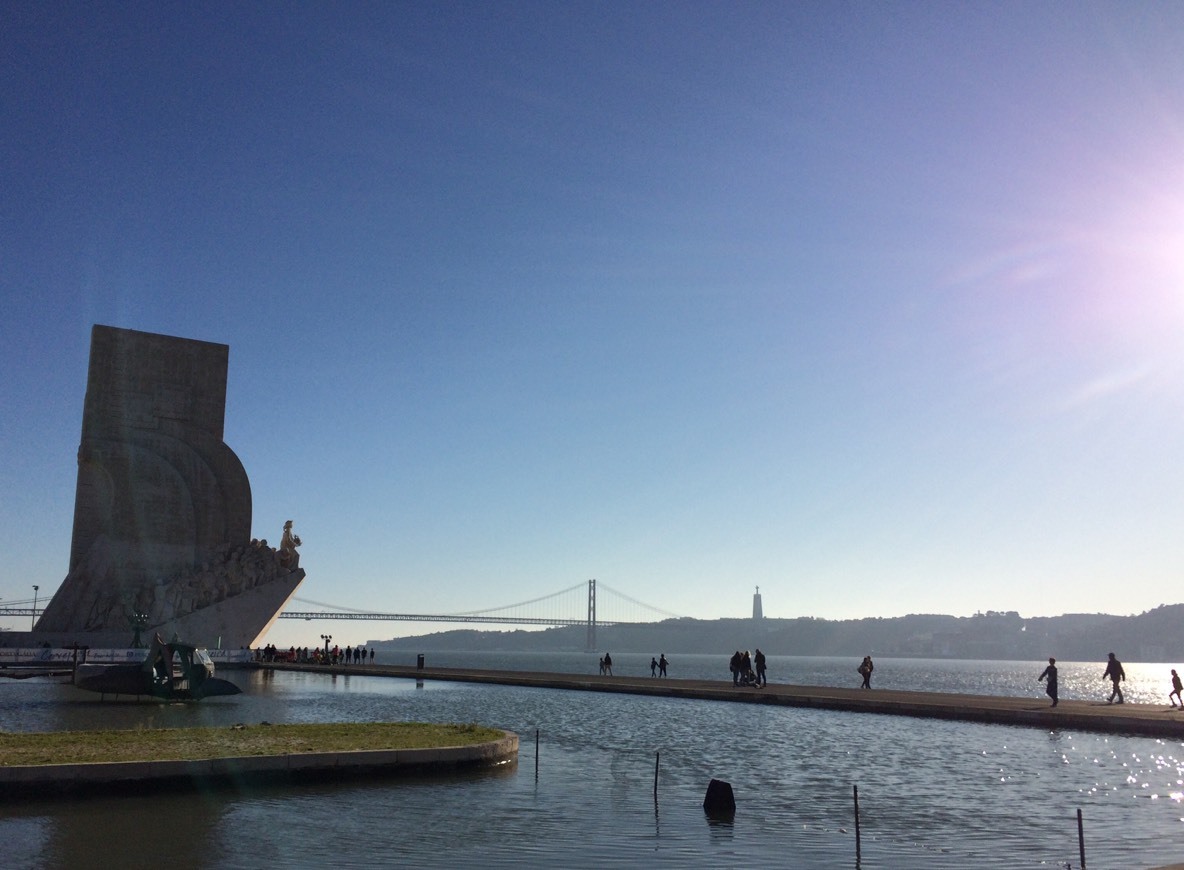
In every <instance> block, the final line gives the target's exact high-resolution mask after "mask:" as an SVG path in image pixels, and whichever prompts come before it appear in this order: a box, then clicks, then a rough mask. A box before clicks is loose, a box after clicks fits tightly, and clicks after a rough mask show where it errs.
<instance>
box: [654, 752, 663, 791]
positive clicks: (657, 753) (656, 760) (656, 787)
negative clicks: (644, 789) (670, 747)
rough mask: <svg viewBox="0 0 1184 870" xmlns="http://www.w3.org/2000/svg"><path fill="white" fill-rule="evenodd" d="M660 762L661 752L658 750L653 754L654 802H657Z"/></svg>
mask: <svg viewBox="0 0 1184 870" xmlns="http://www.w3.org/2000/svg"><path fill="white" fill-rule="evenodd" d="M661 760H662V752H661V750H658V751H656V752H655V753H654V802H655V803H657V800H658V762H660V761H661Z"/></svg>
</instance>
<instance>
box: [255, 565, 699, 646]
mask: <svg viewBox="0 0 1184 870" xmlns="http://www.w3.org/2000/svg"><path fill="white" fill-rule="evenodd" d="M292 601H294V602H297V603H300V604H312V605H315V606H317V607H320V608H321V609H320V610H284V611H283V612H282V613H280V616H279V618H280V619H305V620H313V619H349V620H358V621H362V622H451V623H465V622H475V623H487V624H488V623H493V624H497V625H545V626H550V627H552V628H558V627H561V626H565V625H583V626H586V628H587V648H588V649H590V650H594V649H596V628H597V626H600V625H641V624H644V623H649V622H656V621H660V620H662V619H671V618H675V619H677V618H678V616H679V614H677V613H672V612H670V611H669V610H663V609H662V608H660V607H655V606H653V605H652V604H646V603H645V602H644V601H638V600H637V599H636V598H633V597H632V596H630V595H626V594H625V593H623V592H618V591H617V590H616V589H613V588H612V587H610V586H607V585H605V584H603V583H600V584H598V583H597V581H596V580H589V581H588V582H587V583H586V584H585V583H577V584H576V585H575V586H571V587H569V588H567V589H561V590H559V591H558V592H552V593H550V594H548V595H542V596H540V597H538V598H532V599H530V600H529V601H519V602H518V603H516V604H506V605H502V606H500V607H490V608H486V609H485V610H470V611H465V612H461V613H374V612H370V611H365V610H356V609H353V608H348V607H339V606H337V605H334V604H326V603H324V602H321V601H310V600H308V599H306V598H293V599H292ZM598 605H599V606H598Z"/></svg>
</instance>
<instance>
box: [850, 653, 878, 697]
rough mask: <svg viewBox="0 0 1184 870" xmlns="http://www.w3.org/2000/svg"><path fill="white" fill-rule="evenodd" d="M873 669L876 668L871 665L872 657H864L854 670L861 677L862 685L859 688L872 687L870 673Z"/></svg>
mask: <svg viewBox="0 0 1184 870" xmlns="http://www.w3.org/2000/svg"><path fill="white" fill-rule="evenodd" d="M875 669H876V666H875V665H874V664H872V657H871V656H864V657H863V661H862V662H861V663H860V665H859V667H858V668H856V669H855V670H857V671H858V672H859V675H860V676H861V677H863V684H862V685H861V686H860V687H859V688H861V689H870V688H871V687H872V671H874V670H875Z"/></svg>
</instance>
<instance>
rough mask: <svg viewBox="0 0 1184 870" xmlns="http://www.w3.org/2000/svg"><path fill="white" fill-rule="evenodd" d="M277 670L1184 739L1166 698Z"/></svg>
mask: <svg viewBox="0 0 1184 870" xmlns="http://www.w3.org/2000/svg"><path fill="white" fill-rule="evenodd" d="M261 667H267V668H274V669H275V670H294V671H308V672H311V673H327V674H328V673H332V674H351V675H353V674H356V675H368V676H384V677H410V678H415V679H424V680H452V681H457V682H465V683H496V684H500V685H510V686H534V687H537V688H544V689H570V690H576V691H586V692H623V693H627V694H634V695H656V696H660V697H669V698H694V699H698V700H706V701H730V702H736V703H746V704H778V705H783V706H787V707H814V708H817V709H822V710H842V711H844V712H850V713H883V714H889V715H898V716H921V717H926V718H931V719H959V720H964V721H969V722H988V723H991V724H996V725H1026V726H1030V727H1036V728H1048V729H1052V728H1060V729H1066V728H1076V729H1078V730H1083V731H1103V732H1106V733H1110V734H1135V735H1142V736H1149V737H1165V738H1168V739H1173V740H1184V711H1180V710H1175V709H1173V708H1172V707H1169V706H1166V705H1163V704H1131V703H1126V704H1115V705H1109V704H1107V703H1106V702H1105V701H1061V702H1060V704H1058V705H1057V706H1056V707H1055V708H1053V707H1049V704H1048V700H1047V698H1045V697H1044V696H1043V695H1041V696H1039V697H1035V696H1033V697H1031V698H1007V697H997V696H992V695H954V694H947V693H944V692H904V691H898V690H894V689H871V690H867V689H847V688H830V687H827V686H791V685H782V684H775V683H770V684H769V685H768V686H766V687H764V688H762V689H751V688H735V687H733V686H732V684H731V682H730V681H728V680H676V679H660V678H653V677H634V676H627V677H602V676H597V675H592V674H588V675H585V674H558V673H546V672H541V671H487V670H475V669H460V668H425V669H424V670H422V671H421V670H418V669H417V668H415V667H410V666H400V665H350V666H342V665H339V666H335V667H334V666H325V665H294V664H286V663H276V664H266V665H261Z"/></svg>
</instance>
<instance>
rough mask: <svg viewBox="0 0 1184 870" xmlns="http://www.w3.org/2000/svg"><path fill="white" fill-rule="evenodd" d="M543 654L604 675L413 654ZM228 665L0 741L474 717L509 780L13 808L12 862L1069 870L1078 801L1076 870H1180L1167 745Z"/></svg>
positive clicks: (38, 701)
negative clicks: (95, 731) (204, 689)
mask: <svg viewBox="0 0 1184 870" xmlns="http://www.w3.org/2000/svg"><path fill="white" fill-rule="evenodd" d="M390 658H391V660H392V661H407V660H413V659H414V656H413V655H412V656H410V657H406V656H404V657H402V658H400V657H399V656H394V655H392V656H391V657H390ZM540 658H542V659H547V660H548V661H549V662H550V663H549V664H548V665H546V667H547V668H549V669H552V670H561V671H565V670H587V668H588V666H589V664H590V665H591V669H592V670H593V671H595V668H596V657H595V656H591V657H589V656H579V655H572V656H555V657H550V658H549V659H548V657H539V656H532V655H528V654H517V655H509V656H492V655H485V656H469V657H468V658H465V657H463V656H460V654H456V656H455V657H450V656H448V655H446V654H443V653H434V654H429V664H438V665H441V666H443V665H465V664H467V665H473V666H476V665H481V666H484V667H506V666H511V665H515V666H519V667H529V668H541V667H544V665H542V664H541V663H540ZM613 658H614V664H615V665H616V667H615V669H616V670H617V671H618V672H622V670H624V671H626V672H631V673H646V674H648V672H649V667H648V665H649V656H644V657H642V656H628V655H624V654H622V655H614V656H613ZM723 664H724V667H723V668H722V670H723V674H722V676H724V677H726V676H727V673H726V661H725V662H724V663H723ZM856 664H857V662H854V661H847V660H828V659H797V658H794V659H790V658H786V659H779V658H774V659H772V660H771V661H770V669H771V676H772V677H773V678H774V681H777V682H780V681H785V682H795V683H822V684H832V685H833V684H836V683H837V682H842V681H847V684H851V682H852V681H857V680H858V675H856V674H855V672H854V668H855V665H856ZM1078 667H1080V674H1079V675H1078V676H1073V677H1072V678H1071V679H1067V677H1069V676H1070V673H1073V674H1076V672H1077V668H1078ZM1143 667H1144V666H1128V668H1127V670H1128V675H1129V676H1128V682H1129V683H1130V692H1129V693H1128V694H1129V695H1131V696H1132V697H1135V696H1136V692H1146V693H1147V695H1148V699H1149V700H1150V699H1151V698H1152V697H1154V696H1155V695H1158V696H1159V697H1160V698H1162V697H1163V695H1164V694H1165V692H1166V690H1164V689H1163V688H1162V683H1163V680H1162V676H1161V674H1162V673H1166V671H1165V670H1164V668H1163V666H1161V665H1155V666H1145V667H1146V668H1147V669H1148V672H1147V674H1146V675H1143V671H1142V669H1143ZM1033 668H1035V670H1034V671H1033ZM720 670H721V668H720V662H719V660H718V659H716V658H714V657H702V656H687V657H672V668H671V675H672V676H688V677H690V676H695V677H717V678H718V677H720V676H721V674H720V673H719V671H720ZM1101 670H1102V665H1101V664H1100V663H1089V664H1082V665H1080V666H1077V665H1070V666H1066V667H1065V668H1063V669H1062V671H1061V674H1062V686H1063V688H1062V692H1063V693H1064V694H1069V691H1070V687H1071V686H1072V687H1073V688H1072V691H1073V693H1074V696H1077V695H1076V693H1077V691H1079V690H1080V691H1081V692H1082V693H1083V694H1082V695H1081V697H1087V696H1088V697H1093V698H1096V697H1098V696H1099V695H1100V694H1102V690H1103V689H1105V684H1104V683H1103V682H1102V680H1101V679H1100V674H1101ZM847 671H850V675H849V677H850V678H853V679H849V678H848V675H847V673H846V672H847ZM1038 673H1039V667H1037V666H1036V665H1035V664H1023V663H1021V664H1016V663H1010V662H1004V663H1001V662H946V661H943V662H918V661H903V660H898V661H890V660H884V661H881V662H878V663H877V671H876V677H877V680H876V683H877V685H882V686H884V687H888V686H892V687H895V688H931V689H936V690H942V689H945V690H959V691H973V692H988V693H991V694H1031V695H1034V696H1035V695H1038V694H1039V689H1040V686H1039V684H1037V683H1036V682H1035V677H1036V675H1037V674H1038ZM223 675H225V676H228V677H230V678H232V679H235V680H236V681H238V682H240V684H241V685H243V687H244V689H245V690H246V692H247V694H245V695H242V696H237V697H234V698H212V699H209V700H206V701H203V702H201V703H200V704H174V705H158V704H150V703H142V704H136V703H111V702H106V703H103V702H100V701H97V700H94V698H95V697H96V696H92V695H87V694H85V693H81V692H78V691H77V690H75V689H73V688H71V687H68V686H61V685H57V684H54V683H51V682H49V681H46V680H27V681H11V680H0V728H2V729H4V730H43V729H66V730H72V729H78V728H95V727H110V728H135V727H164V726H181V725H230V724H233V723H236V722H247V723H256V722H259V721H264V720H266V721H270V722H302V721H378V720H404V719H406V720H418V721H449V722H469V721H477V722H481V723H484V724H490V725H496V726H499V727H503V728H508V729H510V730H513V731H516V732H518V733H519V734H520V735H521V736H522V749H521V754H520V762H519V766H518V767H517V769H516V770H511V771H503V772H500V773H492V774H480V775H471V776H465V777H461V778H458V779H448V780H445V781H425V782H388V783H383V784H375V785H336V786H332V787H303V788H298V789H264V790H257V791H254V792H252V793H250V794H246V795H235V794H227V793H211V794H203V795H199V796H194V795H189V796H185V797H177V798H172V797H167V796H165V797H154V798H151V799H134V798H133V799H117V800H103V799H98V800H93V801H79V802H72V803H69V804H60V803H31V804H6V805H3V806H0V813H2V815H0V842H2V843H3V844H4V845H3V852H4V859H3V860H4V866H5V867H22V868H23V867H38V868H39V867H45V868H57V867H89V866H122V867H149V866H151V867H154V868H158V867H159V866H160V865H161V864H162V863H164V864H168V865H170V866H172V867H195V868H196V867H203V868H204V867H209V868H256V867H318V868H325V867H363V866H364V867H367V868H373V867H379V866H388V865H398V866H422V867H468V866H477V865H481V866H483V867H511V866H513V867H522V866H546V867H555V866H566V867H589V868H591V867H622V868H623V867H636V866H643V865H644V866H660V867H744V868H749V867H858V868H946V867H958V868H965V867H984V868H1016V867H1033V868H1036V867H1041V866H1045V867H1049V866H1060V867H1064V866H1065V865H1066V863H1071V864H1072V865H1073V866H1074V867H1076V866H1077V864H1078V859H1077V831H1076V818H1075V813H1076V810H1077V809H1078V808H1080V809H1081V810H1082V811H1083V813H1084V816H1085V832H1086V848H1087V858H1088V863H1089V866H1090V867H1091V868H1107V867H1110V868H1113V867H1123V868H1125V867H1152V866H1156V865H1160V864H1167V863H1170V862H1173V861H1180V860H1184V806H1182V804H1184V746H1182V745H1181V744H1180V743H1176V742H1165V741H1162V740H1155V739H1150V738H1128V737H1112V736H1106V735H1099V734H1089V733H1077V732H1047V731H1042V730H1039V729H1021V728H1011V727H1002V726H986V725H977V724H971V723H957V722H941V721H930V720H919V719H908V718H903V717H892V716H875V715H859V714H844V713H837V712H828V711H815V710H797V709H787V708H773V707H765V706H764V705H759V706H753V705H739V704H727V703H713V702H706V701H681V700H675V699H663V698H644V697H634V696H626V695H621V696H614V695H604V694H599V693H582V692H566V691H557V690H541V689H527V688H518V687H509V686H505V687H503V686H469V685H464V684H450V683H433V682H430V681H429V682H427V683H425V684H424V686H423V687H422V688H416V685H415V683H414V681H411V680H396V679H386V678H381V677H348V678H346V677H338V678H336V679H334V678H332V677H329V676H323V675H319V674H275V675H267V674H261V673H255V672H234V671H227V672H223ZM810 675H817V678H808V677H809V676H810ZM828 675H831V676H829V677H828ZM834 678H838V679H834ZM1078 679H1080V681H1081V682H1080V688H1079V689H1078V682H1077V680H1078ZM1009 686H1014V687H1016V688H1015V689H1014V690H1013V689H1009V688H1008V687H1009ZM988 687H994V689H993V690H992V689H990V688H988ZM1086 692H1088V695H1086V694H1084V693H1086ZM536 729H537V730H538V731H539V734H540V738H539V751H538V770H539V773H538V778H537V779H536V777H535V760H536V756H535V744H534V734H535V731H536ZM656 752H660V753H661V763H660V773H659V783H658V799H657V801H656V802H655V800H654V794H653V789H654V762H655V753H656ZM712 777H718V778H721V779H726V780H728V781H729V782H731V783H732V785H733V787H734V789H735V791H736V797H737V804H738V808H737V813H736V817H735V820H734V821H733V822H732V823H731V824H721V823H713V822H709V821H708V820H707V819H706V818H705V817H704V815H703V811H702V808H701V803H702V799H703V793H704V791H705V789H706V786H707V782H708V780H709V779H711V778H712ZM853 784H858V786H859V793H860V807H861V811H862V813H861V827H862V833H863V843H862V845H863V848H862V853H861V860H860V861H859V862H857V861H856V858H855V840H854V824H853V811H852V794H851V787H852V785H853ZM170 855H171V856H176V857H175V858H172V859H167V860H166V858H165V856H170Z"/></svg>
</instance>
